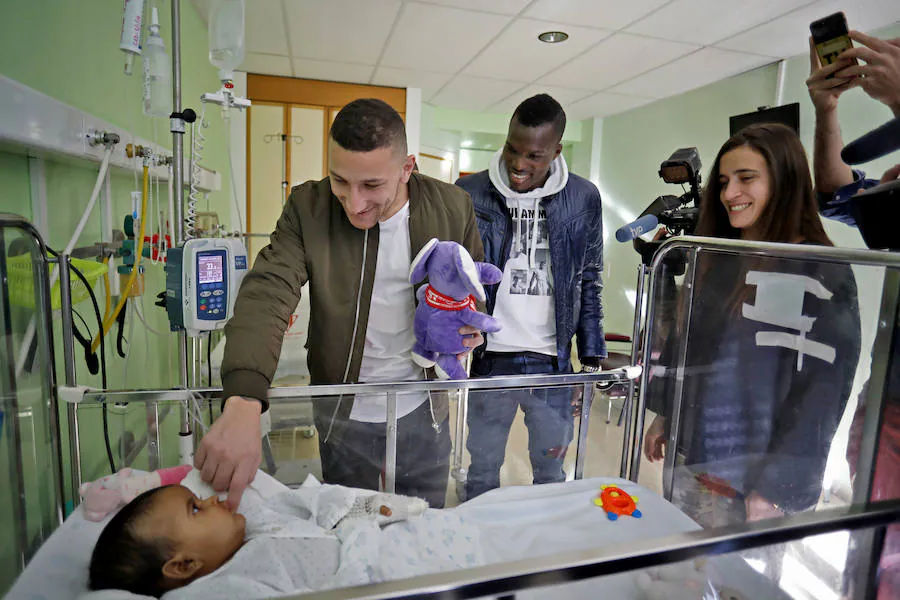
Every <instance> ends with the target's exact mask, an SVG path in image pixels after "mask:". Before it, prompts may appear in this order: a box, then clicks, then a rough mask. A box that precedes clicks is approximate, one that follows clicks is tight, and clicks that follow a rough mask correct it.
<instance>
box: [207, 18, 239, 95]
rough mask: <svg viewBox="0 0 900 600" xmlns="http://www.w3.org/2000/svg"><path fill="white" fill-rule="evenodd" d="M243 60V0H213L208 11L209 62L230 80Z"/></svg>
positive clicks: (223, 79)
mask: <svg viewBox="0 0 900 600" xmlns="http://www.w3.org/2000/svg"><path fill="white" fill-rule="evenodd" d="M243 60H244V0H213V3H212V6H211V7H210V11H209V62H211V63H212V65H213V66H214V67H218V69H219V79H221V80H222V81H230V80H231V79H233V78H234V70H235V69H236V68H237V67H238V66H239V65H240V64H241V62H243Z"/></svg>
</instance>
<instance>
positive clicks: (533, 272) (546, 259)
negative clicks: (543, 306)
mask: <svg viewBox="0 0 900 600" xmlns="http://www.w3.org/2000/svg"><path fill="white" fill-rule="evenodd" d="M534 254H535V260H534V264H535V268H533V269H529V270H528V295H529V296H552V295H553V285H552V284H551V283H550V269H549V268H548V264H549V263H550V252H549V251H547V250H536V251H535V253H534Z"/></svg>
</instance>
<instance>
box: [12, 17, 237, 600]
mask: <svg viewBox="0 0 900 600" xmlns="http://www.w3.org/2000/svg"><path fill="white" fill-rule="evenodd" d="M146 4H147V12H146V14H147V15H148V16H149V7H150V5H151V4H155V5H156V6H158V7H159V13H160V21H161V23H160V24H161V29H162V35H163V39H164V40H165V43H166V50H167V51H168V52H169V54H170V56H171V52H172V45H171V28H170V17H171V3H170V2H164V1H161V0H156V1H155V2H151V0H148V1H147V3H146ZM2 5H3V8H2V18H0V74H3V75H5V76H7V77H10V78H12V79H14V80H16V81H19V82H21V83H22V84H24V85H27V86H29V87H31V88H33V89H35V90H37V91H40V92H42V93H45V94H47V95H49V96H51V97H53V98H56V99H58V100H60V101H62V102H64V103H66V104H68V105H71V106H73V107H75V108H77V109H79V110H81V111H84V112H85V113H88V114H91V115H93V116H96V117H99V118H101V119H104V120H105V121H108V122H110V123H112V124H114V125H116V126H118V127H122V128H125V129H127V130H129V131H132V132H134V134H136V135H137V136H140V137H142V138H144V139H148V140H150V141H153V142H156V143H158V144H159V145H161V146H163V147H166V148H171V146H172V143H171V139H172V138H171V134H170V133H169V131H168V120H167V119H152V118H149V117H145V116H144V115H143V113H142V110H141V104H140V93H141V62H140V59H137V60H136V61H135V64H134V70H133V75H131V76H130V77H128V76H126V75H124V74H123V65H124V54H123V53H122V52H121V51H120V50H119V49H118V45H119V33H120V29H121V25H122V5H123V3H122V2H121V0H89V1H88V2H71V1H67V0H28V1H27V2H26V1H20V2H13V1H4V2H3V3H2ZM181 10H182V14H181V27H182V32H181V33H182V35H181V39H182V59H183V60H182V86H183V104H184V106H186V107H191V108H194V109H195V110H197V112H198V113H199V112H200V102H199V98H200V95H201V93H203V92H206V91H216V90H217V89H218V88H219V87H220V86H221V83H220V82H219V80H218V77H217V72H216V70H215V69H214V68H213V67H212V66H211V65H210V64H209V62H208V49H207V35H206V26H205V24H204V23H203V21H202V20H201V18H200V17H199V15H198V14H197V12H196V10H195V8H194V6H193V3H192V2H190V1H182V2H181ZM146 21H149V18H147V19H146ZM206 116H207V120H208V121H209V122H210V126H209V127H208V128H207V129H206V130H205V131H204V133H205V136H206V146H205V150H204V153H203V160H202V164H203V165H204V166H206V167H208V168H209V169H212V170H215V171H218V172H219V173H221V174H222V178H221V179H222V188H223V189H222V190H221V191H219V192H215V193H213V194H211V196H210V199H209V209H210V210H214V211H217V212H218V213H219V215H220V219H221V220H222V221H223V222H225V223H226V224H227V222H228V220H229V215H230V214H231V210H230V206H231V202H232V201H231V196H230V194H231V192H230V188H229V185H230V183H229V178H228V176H227V174H228V171H227V169H228V160H227V153H226V138H225V129H224V127H223V122H222V119H221V116H220V114H219V110H218V109H217V108H216V107H212V108H211V109H210V110H209V111H207V115H206ZM185 151H186V152H189V151H190V148H189V136H185ZM98 167H99V165H98V164H97V163H93V162H89V161H81V160H79V159H64V160H59V159H54V158H47V159H46V168H45V172H46V189H47V204H48V227H49V235H48V236H47V240H46V242H47V243H48V244H49V245H50V246H51V247H54V248H57V249H59V248H61V247H63V246H64V245H65V244H66V242H67V241H68V239H69V237H70V235H71V232H72V230H73V228H74V226H75V224H76V222H77V220H78V219H79V217H80V216H81V214H82V211H83V209H84V207H85V206H86V204H87V201H88V198H89V196H90V193H91V189H92V187H93V185H94V181H95V178H96V175H97V170H98ZM111 180H112V194H113V198H114V220H115V227H117V228H121V223H122V219H123V218H124V216H125V214H126V212H128V211H130V206H131V200H130V193H131V191H132V190H134V189H140V187H136V186H135V174H134V173H132V172H131V171H123V170H120V169H114V170H113V171H112V177H111ZM0 189H2V190H3V192H2V195H0V211H2V212H12V213H16V214H20V215H23V216H25V217H26V218H31V198H30V194H31V184H30V174H29V168H28V159H27V158H26V156H25V153H24V150H23V149H20V148H16V147H14V146H9V145H4V146H3V147H2V150H0ZM160 191H161V192H162V194H165V192H166V184H165V183H162V184H161V187H160ZM202 207H203V209H206V203H205V202H204V203H203V205H202ZM99 240H100V215H99V211H96V212H95V213H94V216H93V218H91V220H90V221H89V223H88V225H87V227H86V228H85V230H84V233H83V234H82V236H81V238H80V240H79V242H78V245H79V246H80V245H87V244H91V243H94V242H96V241H99ZM146 283H147V286H146V290H147V291H146V293H145V297H144V299H143V305H144V314H145V317H146V318H147V321H148V323H149V325H150V326H151V327H152V328H154V329H156V330H157V331H160V332H167V329H168V326H167V322H166V319H165V315H164V311H163V310H162V309H160V308H158V307H156V306H154V302H155V301H156V294H157V293H158V292H160V291H162V290H163V289H164V277H163V271H162V265H161V264H160V265H149V264H148V265H147V267H146ZM96 289H97V290H98V291H99V292H100V294H101V297H100V301H101V302H102V286H97V288H96ZM76 309H77V310H78V311H79V313H80V314H81V315H82V316H83V317H84V319H85V320H86V321H87V323H88V324H89V326H90V328H91V330H92V332H96V324H95V319H94V317H93V309H92V308H91V305H90V302H82V303H81V304H79V305H78V306H76ZM132 318H134V317H132ZM25 323H27V319H22V318H21V317H20V318H17V319H16V333H17V337H16V340H15V341H16V342H18V341H19V338H20V336H21V333H22V331H23V330H24V327H25ZM59 329H60V322H59V318H58V316H57V317H56V318H55V320H54V337H55V348H56V359H57V361H56V362H57V375H58V379H59V380H60V381H61V380H62V377H63V369H62V362H61V359H62V345H61V340H60V337H59ZM126 337H128V341H129V348H130V350H129V354H130V357H129V366H128V380H127V381H125V379H124V375H125V361H124V360H123V359H121V358H119V357H118V356H117V355H116V354H115V352H114V351H113V350H112V349H111V348H109V347H108V348H107V362H108V366H109V386H110V388H113V389H119V388H123V387H127V388H131V389H136V388H146V387H154V388H157V387H168V386H172V385H176V384H177V383H178V382H177V381H175V380H174V378H173V373H177V369H176V368H175V365H176V360H177V350H176V347H175V340H174V336H172V335H168V334H166V335H164V336H162V337H157V336H156V335H154V334H153V333H150V332H149V331H148V330H147V329H146V328H145V327H144V326H143V325H142V324H141V323H140V322H139V321H136V320H135V325H134V329H133V332H132V333H131V335H130V336H129V334H128V329H127V325H126ZM108 340H110V342H113V343H114V341H115V336H114V335H112V336H110V337H109V338H108ZM111 345H112V344H110V346H111ZM17 348H18V346H17ZM76 362H77V370H78V378H77V381H78V383H79V384H85V385H89V386H97V387H99V385H100V378H99V376H90V375H89V374H88V373H87V369H86V367H85V366H84V361H83V359H82V353H81V351H80V350H77V351H76ZM176 377H177V375H176ZM19 383H20V385H27V386H29V387H30V388H31V393H23V394H22V396H23V397H22V398H20V402H24V403H26V404H27V403H29V402H31V403H34V402H40V401H41V398H42V396H44V395H45V394H42V393H40V392H39V391H38V392H35V391H34V384H33V383H30V384H28V383H27V382H25V381H24V380H23V381H21V382H19ZM44 400H45V398H44ZM82 412H83V418H82V420H81V424H80V425H81V431H80V437H81V440H82V455H83V456H84V457H85V459H84V470H85V478H91V477H96V476H98V475H102V474H104V470H106V471H108V467H107V466H106V458H105V452H104V451H103V442H102V440H103V436H102V429H101V425H100V423H101V421H100V412H99V411H98V410H96V409H91V408H88V409H87V410H83V411H82ZM122 413H124V414H122ZM7 418H8V417H7ZM145 418H146V414H145V411H144V409H143V407H139V406H130V407H129V408H128V409H122V410H120V411H118V412H116V413H115V414H111V415H110V429H111V433H112V437H113V438H114V439H113V442H114V443H115V439H116V438H117V437H118V435H119V433H120V432H121V431H122V429H123V427H124V428H128V429H132V430H134V432H135V434H136V435H137V436H140V434H141V433H142V432H143V431H144V429H145V426H144V425H143V421H144V420H145ZM175 419H177V417H175V418H170V419H169V421H168V422H167V423H165V424H164V426H163V429H164V430H165V431H166V432H167V433H168V432H171V431H172V430H173V426H175V427H177V423H176V422H175ZM62 421H63V426H64V427H65V419H64V418H63V419H62ZM7 430H8V423H6V424H5V425H4V431H3V432H2V433H3V436H2V438H0V478H2V480H3V481H10V480H11V478H12V477H11V476H12V474H11V472H10V471H9V469H10V468H11V467H10V466H9V461H8V460H7V458H8V448H7V447H6V446H7V443H8V441H9V439H8V437H7V436H6V433H7ZM45 445H46V444H43V446H45ZM64 447H65V444H64ZM38 453H39V456H37V457H32V458H31V459H29V460H32V461H36V463H35V464H41V465H47V464H48V462H47V461H48V460H49V459H48V457H47V454H46V449H45V448H40V447H39V449H38ZM165 458H166V457H164V460H165ZM168 460H169V462H171V461H172V460H175V457H172V456H169V457H168ZM141 462H142V461H139V463H138V465H136V466H140V464H141ZM66 467H68V465H66ZM29 485H30V486H31V483H29ZM34 485H38V484H37V483H35V484H34ZM8 489H10V490H11V488H8ZM69 494H70V492H69ZM44 495H45V494H44V492H37V491H34V490H32V487H29V491H28V492H26V498H27V499H28V501H29V503H30V506H29V511H35V510H36V511H39V512H40V511H42V510H43V509H42V508H41V507H35V506H33V505H34V504H35V503H37V502H38V500H36V498H38V497H41V498H43V497H44ZM67 497H69V496H67ZM10 501H11V500H10V498H9V496H8V495H7V494H6V493H5V492H4V494H0V513H2V514H10V504H9V502H10ZM30 514H31V513H30ZM32 533H33V532H32ZM10 534H11V532H10V531H9V529H8V528H7V527H6V526H5V525H3V526H2V530H0V594H2V593H3V591H4V590H5V589H6V588H7V586H8V584H9V583H10V582H11V580H12V577H13V575H14V566H13V561H12V560H11V553H12V544H11V543H9V541H10V539H11V538H8V536H9V535H10Z"/></svg>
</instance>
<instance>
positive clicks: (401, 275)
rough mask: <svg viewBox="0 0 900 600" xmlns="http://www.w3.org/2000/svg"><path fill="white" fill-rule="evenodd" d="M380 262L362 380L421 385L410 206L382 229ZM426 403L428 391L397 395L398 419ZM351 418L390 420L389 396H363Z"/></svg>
mask: <svg viewBox="0 0 900 600" xmlns="http://www.w3.org/2000/svg"><path fill="white" fill-rule="evenodd" d="M378 228H379V232H378V258H377V261H376V263H375V284H374V287H373V289H372V301H371V303H370V305H369V322H368V325H367V326H366V345H365V348H364V349H363V358H362V364H361V365H360V367H359V380H360V381H361V382H366V383H379V382H395V381H417V380H420V379H424V378H425V372H424V371H423V370H422V368H421V367H419V366H418V365H416V363H414V362H413V361H412V358H411V357H410V355H411V352H412V347H413V345H414V344H415V341H416V339H415V335H414V334H413V316H414V313H415V309H416V302H415V294H414V291H413V286H412V284H410V283H409V267H410V264H411V262H412V258H411V256H410V246H409V202H407V203H406V204H405V205H404V206H403V208H401V209H400V210H399V211H398V212H397V214H395V215H394V216H392V217H391V218H390V219H388V220H387V221H383V222H381V223H379V224H378ZM426 398H427V395H426V394H425V393H424V392H421V393H414V392H410V393H404V394H397V418H398V419H399V418H400V417H404V416H406V415H408V414H409V413H411V412H412V411H414V410H415V409H416V408H418V407H419V405H421V404H422V402H424V401H425V400H426ZM350 418H351V419H353V420H354V421H365V422H367V423H384V422H385V421H386V420H387V395H386V394H359V395H357V396H356V398H355V399H354V401H353V410H352V411H351V412H350Z"/></svg>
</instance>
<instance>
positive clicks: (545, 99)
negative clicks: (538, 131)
mask: <svg viewBox="0 0 900 600" xmlns="http://www.w3.org/2000/svg"><path fill="white" fill-rule="evenodd" d="M513 119H515V120H516V121H518V122H519V123H521V124H522V125H524V126H525V127H540V126H541V125H546V124H547V123H550V124H552V125H553V131H555V132H556V134H557V137H558V139H560V140H561V139H562V136H563V133H565V131H566V111H564V110H563V107H562V106H560V105H559V102H557V101H556V100H554V99H553V97H552V96H550V95H549V94H538V95H537V96H532V97H531V98H529V99H528V100H525V101H524V102H522V103H521V104H520V105H519V106H518V107H516V112H514V113H513Z"/></svg>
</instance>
